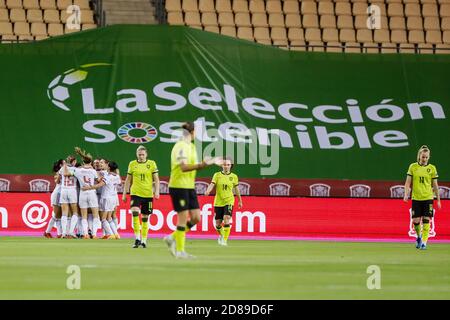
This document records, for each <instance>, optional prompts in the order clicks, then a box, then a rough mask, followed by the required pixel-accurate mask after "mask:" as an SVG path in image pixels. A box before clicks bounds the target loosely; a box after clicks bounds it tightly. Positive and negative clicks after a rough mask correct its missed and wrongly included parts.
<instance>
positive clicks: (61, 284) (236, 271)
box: [0, 237, 450, 300]
mask: <svg viewBox="0 0 450 320" xmlns="http://www.w3.org/2000/svg"><path fill="white" fill-rule="evenodd" d="M131 242H132V240H130V239H122V240H65V239H64V240H63V239H44V238H31V237H1V238H0V299H164V300H166V299H167V300H168V299H171V300H172V299H173V300H178V299H207V300H209V299H214V300H216V299H225V300H226V299H238V300H239V299H271V300H274V299H275V300H276V299H450V268H449V266H450V244H434V243H432V242H431V243H430V244H429V248H428V250H427V251H419V250H416V249H415V248H414V244H413V243H408V244H405V243H348V242H347V243H346V242H315V241H243V240H233V239H231V240H230V241H229V246H228V247H219V246H218V245H217V243H216V241H213V240H187V243H186V246H187V249H188V252H190V253H192V254H194V255H196V256H197V259H195V260H176V259H174V258H173V257H172V256H171V255H170V254H169V252H168V251H167V248H166V247H165V245H164V243H163V242H162V240H161V239H153V238H152V239H150V240H149V247H148V248H147V249H142V248H139V249H132V248H131ZM69 265H77V266H79V267H80V269H81V289H80V290H69V289H67V288H66V281H67V278H68V277H69V276H70V275H69V274H67V273H66V270H67V267H68V266H69ZM370 265H377V266H379V267H380V269H381V289H379V290H369V289H368V288H367V285H366V283H367V279H368V277H369V276H370V274H368V273H367V267H368V266H370Z"/></svg>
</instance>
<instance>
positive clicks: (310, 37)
mask: <svg viewBox="0 0 450 320" xmlns="http://www.w3.org/2000/svg"><path fill="white" fill-rule="evenodd" d="M305 40H306V41H308V42H309V41H322V34H321V32H320V29H319V28H306V29H305Z"/></svg>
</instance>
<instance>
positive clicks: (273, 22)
mask: <svg viewBox="0 0 450 320" xmlns="http://www.w3.org/2000/svg"><path fill="white" fill-rule="evenodd" d="M269 25H270V26H271V27H283V28H284V27H285V24H284V15H283V14H282V13H270V14H269Z"/></svg>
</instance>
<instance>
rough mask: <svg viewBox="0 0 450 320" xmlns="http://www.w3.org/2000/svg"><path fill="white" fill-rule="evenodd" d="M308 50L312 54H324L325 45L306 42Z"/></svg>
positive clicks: (319, 42)
mask: <svg viewBox="0 0 450 320" xmlns="http://www.w3.org/2000/svg"><path fill="white" fill-rule="evenodd" d="M308 50H309V51H313V52H325V44H324V43H323V42H322V41H310V42H308Z"/></svg>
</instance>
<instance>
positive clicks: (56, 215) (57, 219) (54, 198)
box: [44, 159, 64, 238]
mask: <svg viewBox="0 0 450 320" xmlns="http://www.w3.org/2000/svg"><path fill="white" fill-rule="evenodd" d="M63 163H64V160H63V159H60V160H58V161H56V162H55V163H54V164H53V170H52V171H53V175H54V176H53V178H54V180H55V189H53V192H52V195H51V196H50V201H51V205H52V207H53V215H52V217H51V219H50V221H49V222H48V224H47V229H46V230H45V232H44V237H46V238H52V234H51V233H50V232H51V231H52V229H53V227H54V226H55V224H56V232H57V236H58V238H61V232H62V230H61V205H60V203H59V198H60V196H61V177H60V175H59V174H58V171H59V170H60V169H61V167H62V166H63Z"/></svg>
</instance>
